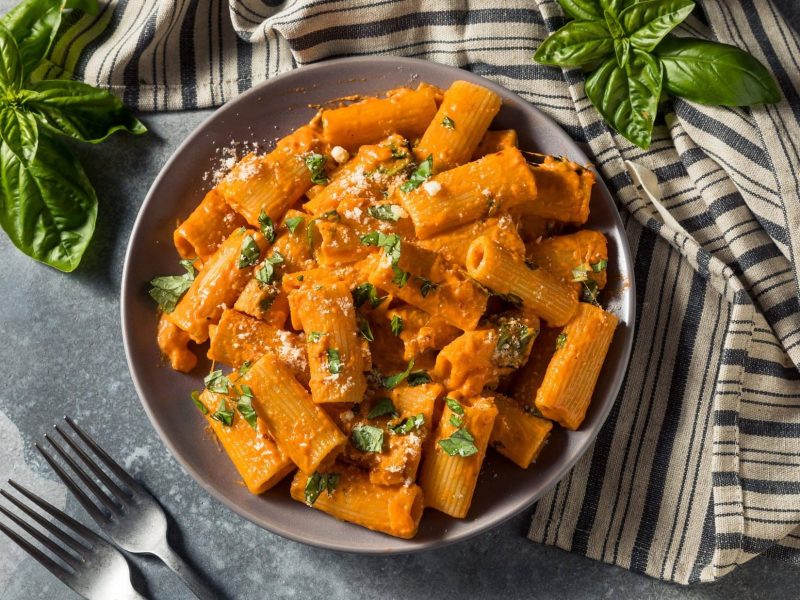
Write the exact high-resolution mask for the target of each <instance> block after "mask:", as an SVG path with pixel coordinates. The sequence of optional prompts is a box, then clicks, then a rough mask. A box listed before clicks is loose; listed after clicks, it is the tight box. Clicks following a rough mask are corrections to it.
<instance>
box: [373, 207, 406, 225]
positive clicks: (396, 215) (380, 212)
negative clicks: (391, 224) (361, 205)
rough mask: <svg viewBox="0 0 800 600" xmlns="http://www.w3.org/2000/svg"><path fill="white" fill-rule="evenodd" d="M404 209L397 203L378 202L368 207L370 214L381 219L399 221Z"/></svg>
mask: <svg viewBox="0 0 800 600" xmlns="http://www.w3.org/2000/svg"><path fill="white" fill-rule="evenodd" d="M401 211H402V209H401V208H400V207H399V206H398V205H397V204H378V205H377V206H370V207H369V208H367V212H368V213H369V216H370V217H372V218H374V219H378V220H380V221H397V220H399V219H400V216H401V214H402V212H401Z"/></svg>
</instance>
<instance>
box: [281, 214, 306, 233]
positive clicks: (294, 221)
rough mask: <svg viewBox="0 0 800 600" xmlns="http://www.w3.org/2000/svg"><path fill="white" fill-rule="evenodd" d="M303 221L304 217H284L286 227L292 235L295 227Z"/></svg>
mask: <svg viewBox="0 0 800 600" xmlns="http://www.w3.org/2000/svg"><path fill="white" fill-rule="evenodd" d="M303 221H305V219H304V218H303V217H289V218H288V219H286V221H285V224H286V229H288V230H289V233H291V234H292V235H294V231H295V229H297V227H298V226H299V225H300V223H302V222H303Z"/></svg>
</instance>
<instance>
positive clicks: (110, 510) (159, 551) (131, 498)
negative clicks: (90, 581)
mask: <svg viewBox="0 0 800 600" xmlns="http://www.w3.org/2000/svg"><path fill="white" fill-rule="evenodd" d="M64 421H65V422H66V424H67V425H69V427H70V428H71V429H72V431H73V432H74V433H75V434H76V435H77V437H78V438H80V440H81V441H83V443H84V444H85V445H86V446H87V447H88V448H90V449H91V451H92V452H93V453H94V455H95V456H96V457H97V458H98V459H100V462H102V463H103V464H104V465H105V466H106V468H108V469H109V470H110V471H111V472H112V473H113V474H114V475H115V476H116V477H117V479H118V480H119V481H120V482H121V483H122V486H124V487H125V488H127V489H123V487H122V486H120V485H118V484H117V483H116V482H115V481H114V480H113V479H111V477H109V476H108V475H107V474H106V473H105V471H103V469H102V468H101V467H100V465H98V463H97V461H95V460H94V459H92V458H91V457H90V456H89V454H88V453H87V452H86V451H85V450H84V449H83V448H81V446H80V445H79V444H78V442H77V441H76V440H75V439H73V437H72V436H70V435H68V434H67V433H65V432H64V431H63V430H62V429H61V427H59V426H58V425H55V426H54V427H55V430H56V432H57V433H58V434H59V436H60V438H61V439H62V440H63V441H64V442H65V443H66V444H67V445H68V446H69V447H70V448H71V449H72V450H73V452H74V453H75V454H76V455H77V456H78V457H79V458H80V460H81V461H82V463H83V465H84V466H85V467H88V470H89V471H91V472H92V473H94V475H95V476H96V477H97V479H99V480H100V482H101V483H102V484H103V486H105V488H106V490H108V493H106V492H104V491H103V490H102V489H101V488H100V486H99V485H98V484H97V483H95V481H94V480H93V479H92V478H91V476H90V475H89V474H88V473H87V471H86V469H85V468H82V467H81V466H80V465H79V464H78V463H77V462H76V461H75V460H74V459H73V458H72V457H71V456H70V455H69V454H68V453H67V452H66V450H64V448H62V447H61V446H60V445H59V443H57V442H56V441H55V439H54V438H53V437H51V436H49V435H47V434H45V436H44V437H45V439H46V440H47V442H48V443H49V444H50V445H51V446H52V447H53V449H54V450H55V451H56V453H58V455H59V456H61V458H62V459H63V460H64V462H66V463H67V464H68V465H69V466H70V468H71V469H72V471H74V473H75V474H76V475H77V476H78V478H79V479H80V480H81V482H83V484H84V485H85V486H86V488H87V489H88V490H89V492H91V494H92V495H93V496H94V498H95V500H96V501H98V502H99V505H98V504H96V503H95V502H93V501H92V499H91V498H90V497H89V495H88V494H87V493H86V492H84V491H83V489H81V487H80V486H79V485H78V484H77V483H76V482H75V480H74V479H73V478H72V477H70V475H68V474H67V472H66V470H65V469H64V468H63V467H62V466H61V465H59V464H58V462H56V460H55V459H54V458H53V457H52V456H51V455H50V454H49V453H48V452H47V451H46V450H45V449H44V448H42V447H41V446H40V445H39V444H35V447H36V449H37V450H38V451H39V452H40V453H41V454H42V456H43V457H44V459H45V460H46V461H47V462H48V464H49V465H50V466H51V467H52V468H53V470H54V471H55V472H56V474H57V475H58V476H59V478H60V479H61V481H63V482H64V484H65V485H66V486H67V487H68V488H69V490H70V491H71V492H72V493H73V494H74V495H75V497H76V498H77V500H78V502H80V503H81V506H83V508H84V509H85V510H86V512H88V513H89V516H91V517H92V519H94V521H95V523H97V525H98V526H99V527H100V529H101V530H102V531H103V532H104V533H105V534H106V535H107V536H108V537H109V538H110V539H111V541H112V542H114V543H115V544H116V545H117V546H119V547H120V548H122V549H123V550H127V551H128V552H133V553H134V554H151V555H153V556H156V557H158V558H160V559H161V560H162V561H163V562H164V564H166V565H167V566H168V567H169V568H170V569H172V570H173V571H174V572H175V573H176V574H177V575H178V577H180V578H181V579H182V580H183V582H184V583H185V584H186V586H187V587H188V588H189V589H190V590H191V591H192V593H193V594H194V595H195V596H196V597H197V598H200V600H213V599H215V598H216V595H215V594H214V593H213V592H212V591H211V590H210V589H209V586H208V584H207V583H206V582H205V581H204V580H203V579H202V578H201V577H200V576H199V575H197V574H196V573H195V572H194V570H193V569H192V568H191V567H190V566H189V565H188V564H187V563H186V562H184V560H183V559H182V558H181V557H180V556H178V554H176V553H175V552H174V551H173V550H172V548H170V546H169V543H168V542H167V518H166V515H165V514H164V509H163V508H161V505H160V504H159V503H158V502H157V501H156V499H155V498H153V496H152V495H151V494H150V492H148V491H147V490H146V489H145V488H144V487H143V486H141V485H140V484H139V483H138V482H137V481H136V480H135V479H134V478H133V477H131V476H130V475H129V474H128V473H127V471H125V470H124V469H123V468H122V467H121V466H119V464H117V462H116V461H115V460H114V459H113V458H111V457H110V456H109V455H108V454H107V453H106V451H105V450H103V449H102V448H101V447H100V446H99V445H98V444H97V442H95V441H94V440H93V439H92V438H91V437H89V435H88V434H87V433H86V432H84V431H83V430H82V429H81V428H80V427H79V426H78V425H77V423H75V422H74V421H73V420H72V419H71V418H69V417H66V416H65V417H64Z"/></svg>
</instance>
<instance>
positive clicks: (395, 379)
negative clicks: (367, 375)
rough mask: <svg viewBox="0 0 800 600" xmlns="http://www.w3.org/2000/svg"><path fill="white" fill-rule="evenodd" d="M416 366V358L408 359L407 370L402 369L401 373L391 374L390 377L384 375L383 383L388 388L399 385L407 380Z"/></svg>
mask: <svg viewBox="0 0 800 600" xmlns="http://www.w3.org/2000/svg"><path fill="white" fill-rule="evenodd" d="M413 368H414V359H413V358H412V359H411V360H410V361H408V367H407V368H406V370H405V371H400V372H399V373H395V374H394V375H389V376H388V377H383V378H382V379H381V384H382V385H383V387H385V388H386V389H387V390H391V389H392V388H396V387H397V386H398V385H400V384H401V383H403V381H405V380H406V377H408V376H409V374H410V373H411V369H413Z"/></svg>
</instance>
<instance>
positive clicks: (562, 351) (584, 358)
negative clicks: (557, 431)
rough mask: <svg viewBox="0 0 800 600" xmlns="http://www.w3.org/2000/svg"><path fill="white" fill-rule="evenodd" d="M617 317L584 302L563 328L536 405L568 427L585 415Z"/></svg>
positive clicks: (579, 421)
mask: <svg viewBox="0 0 800 600" xmlns="http://www.w3.org/2000/svg"><path fill="white" fill-rule="evenodd" d="M617 322H618V319H617V318H616V317H615V316H614V315H612V314H611V313H608V312H606V311H604V310H603V309H602V308H599V307H597V306H594V305H592V304H587V303H584V302H581V303H580V304H579V306H578V310H577V313H576V314H575V317H573V319H572V320H571V321H570V322H569V323H568V324H567V326H566V327H564V329H563V331H562V332H561V334H560V336H559V339H558V341H557V342H556V347H557V349H556V351H555V353H554V354H553V358H552V359H551V360H550V364H549V365H548V366H547V371H546V372H545V375H544V380H543V381H542V385H541V386H540V387H539V391H538V392H537V394H536V408H538V409H539V411H540V412H541V413H542V414H543V415H544V416H545V417H547V418H548V419H552V420H554V421H558V422H559V423H560V424H561V425H562V426H563V427H565V428H567V429H573V430H574V429H577V428H578V427H580V425H581V423H582V422H583V419H584V417H585V416H586V409H587V408H589V403H590V402H591V400H592V393H593V392H594V387H595V385H596V384H597V378H598V377H599V375H600V369H602V367H603V361H604V360H605V358H606V353H607V352H608V348H609V346H611V340H612V338H613V337H614V330H615V329H616V327H617Z"/></svg>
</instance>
